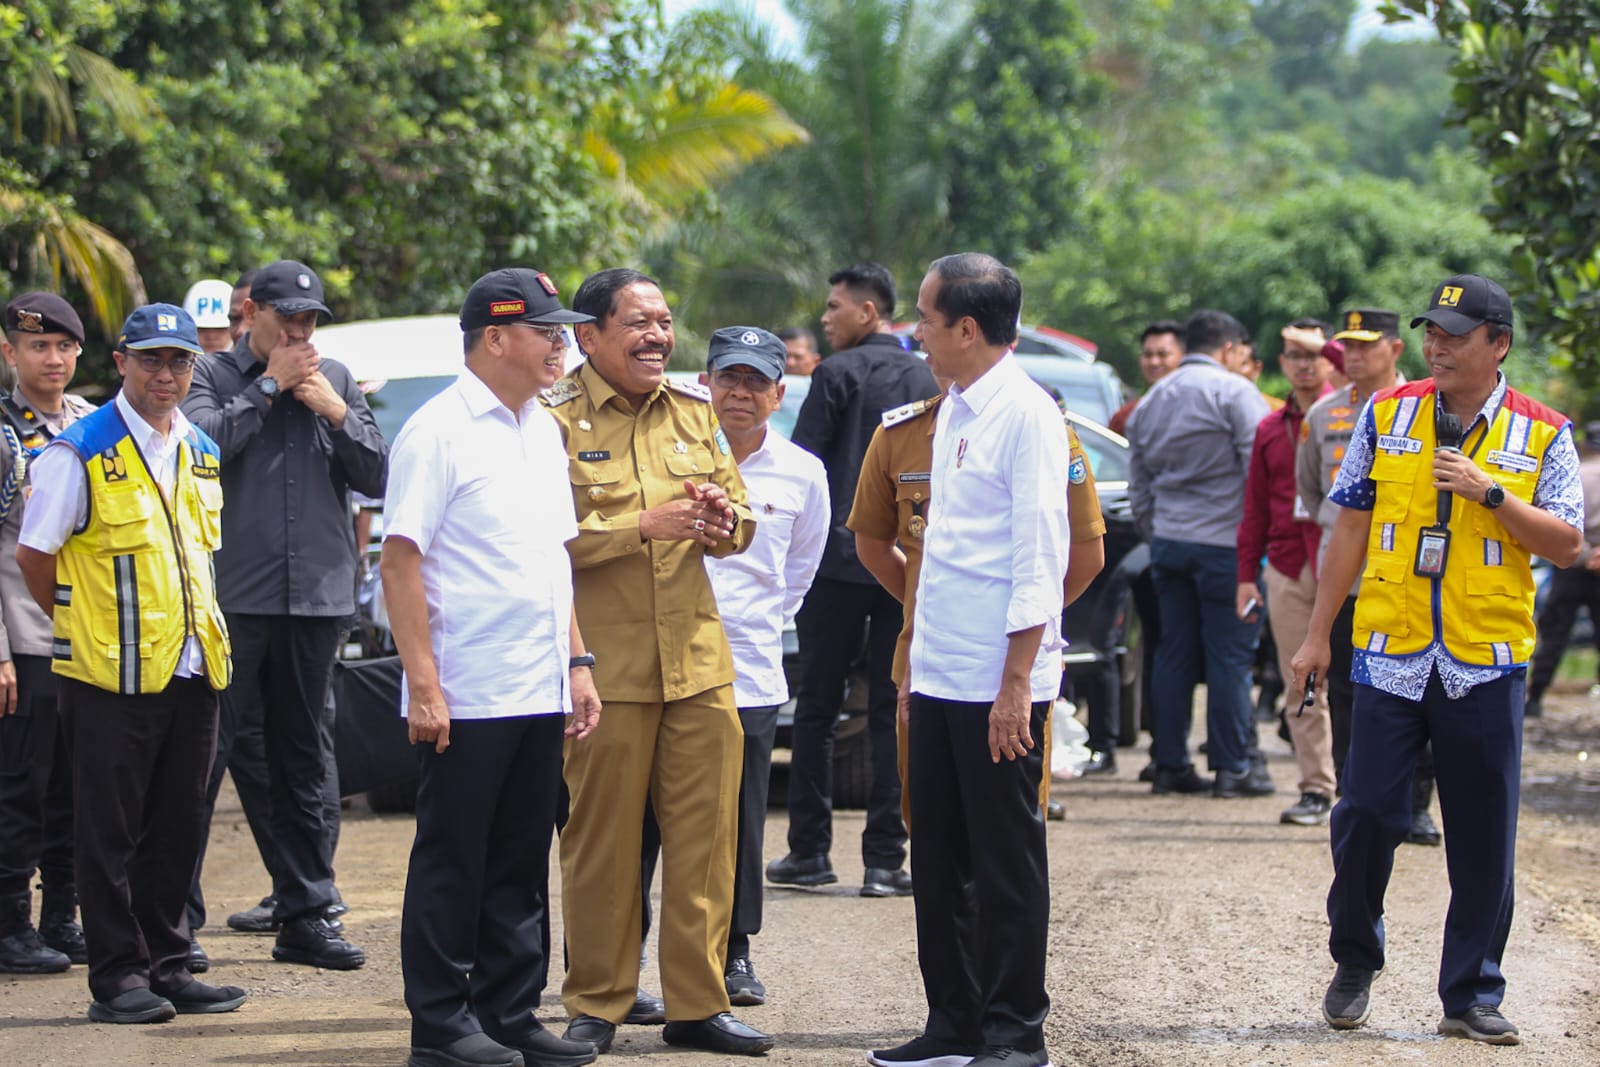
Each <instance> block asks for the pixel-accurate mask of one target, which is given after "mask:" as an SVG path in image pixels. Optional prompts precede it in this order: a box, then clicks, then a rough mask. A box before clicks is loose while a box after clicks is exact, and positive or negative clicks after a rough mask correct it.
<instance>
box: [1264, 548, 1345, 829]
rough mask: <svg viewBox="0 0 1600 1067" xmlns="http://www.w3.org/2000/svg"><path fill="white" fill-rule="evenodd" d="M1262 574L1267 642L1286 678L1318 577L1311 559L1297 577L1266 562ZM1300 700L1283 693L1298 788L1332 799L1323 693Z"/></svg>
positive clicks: (1302, 634) (1330, 724)
mask: <svg viewBox="0 0 1600 1067" xmlns="http://www.w3.org/2000/svg"><path fill="white" fill-rule="evenodd" d="M1262 575H1263V577H1264V579H1265V581H1266V586H1267V621H1268V622H1269V623H1270V624H1271V626H1272V640H1273V641H1275V642H1276V643H1277V645H1278V670H1279V671H1280V672H1282V674H1283V677H1284V679H1285V680H1287V679H1288V678H1289V677H1290V675H1291V673H1292V672H1291V671H1290V669H1289V661H1290V660H1292V659H1294V654H1295V653H1296V652H1297V651H1299V649H1300V642H1302V641H1304V640H1305V639H1306V629H1307V628H1308V627H1309V626H1310V624H1311V607H1312V605H1313V604H1315V603H1316V599H1317V581H1316V579H1315V578H1313V577H1312V576H1311V564H1310V562H1307V563H1306V564H1305V565H1304V566H1302V567H1301V568H1300V575H1299V577H1297V578H1290V577H1287V576H1286V575H1284V574H1283V573H1282V572H1281V571H1279V570H1278V569H1277V568H1276V567H1274V566H1272V564H1270V563H1269V564H1267V566H1266V567H1265V568H1263V569H1262ZM1304 698H1305V694H1304V693H1285V694H1284V695H1283V699H1284V709H1285V713H1286V714H1285V718H1287V719H1288V722H1289V736H1290V737H1292V738H1294V758H1295V762H1296V763H1297V764H1299V766H1300V792H1302V793H1321V794H1322V795H1323V796H1325V797H1327V798H1328V799H1329V800H1332V799H1333V791H1334V776H1333V720H1332V719H1331V718H1330V717H1329V715H1328V698H1327V694H1326V691H1323V692H1321V693H1318V694H1317V698H1316V701H1315V702H1314V703H1313V704H1312V705H1311V706H1310V707H1309V708H1306V709H1305V710H1304V711H1303V712H1300V702H1301V701H1302V700H1303V699H1304ZM1296 712H1300V713H1299V714H1296Z"/></svg>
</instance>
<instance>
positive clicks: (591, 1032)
mask: <svg viewBox="0 0 1600 1067" xmlns="http://www.w3.org/2000/svg"><path fill="white" fill-rule="evenodd" d="M616 1037H617V1024H616V1023H608V1022H606V1021H605V1020H604V1019H597V1018H595V1017H594V1016H593V1015H580V1016H578V1017H577V1018H576V1019H574V1020H572V1021H571V1022H570V1023H568V1024H567V1032H566V1033H564V1034H562V1035H561V1039H562V1040H563V1041H587V1042H588V1043H589V1044H591V1045H593V1046H594V1050H595V1051H596V1052H610V1051H611V1042H612V1041H614V1040H616Z"/></svg>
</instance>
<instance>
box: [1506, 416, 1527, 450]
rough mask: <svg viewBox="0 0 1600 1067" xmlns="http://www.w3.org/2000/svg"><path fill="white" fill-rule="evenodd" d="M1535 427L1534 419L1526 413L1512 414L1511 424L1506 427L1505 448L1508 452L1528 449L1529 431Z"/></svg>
mask: <svg viewBox="0 0 1600 1067" xmlns="http://www.w3.org/2000/svg"><path fill="white" fill-rule="evenodd" d="M1532 429H1533V420H1532V419H1530V418H1528V416H1526V415H1520V414H1518V415H1512V416H1511V425H1510V426H1508V427H1507V428H1506V443H1505V449H1506V451H1507V452H1521V453H1524V454H1526V453H1527V451H1528V433H1529V431H1530V430H1532Z"/></svg>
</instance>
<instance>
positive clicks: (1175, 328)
mask: <svg viewBox="0 0 1600 1067" xmlns="http://www.w3.org/2000/svg"><path fill="white" fill-rule="evenodd" d="M1163 333H1170V334H1171V335H1172V336H1174V337H1176V338H1177V339H1178V343H1179V344H1182V343H1183V323H1181V322H1179V321H1178V320H1177V319H1157V320H1156V321H1154V322H1152V323H1151V324H1150V325H1148V326H1146V327H1145V328H1144V332H1143V333H1141V334H1140V335H1139V346H1140V347H1141V348H1142V347H1144V343H1145V341H1146V340H1148V339H1149V338H1150V337H1151V336H1153V335H1155V334H1163Z"/></svg>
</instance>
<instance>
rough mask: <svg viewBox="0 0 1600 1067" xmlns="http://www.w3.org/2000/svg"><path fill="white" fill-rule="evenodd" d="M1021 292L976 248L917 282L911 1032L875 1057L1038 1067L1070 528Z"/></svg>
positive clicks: (1055, 435) (887, 1064)
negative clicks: (1023, 348)
mask: <svg viewBox="0 0 1600 1067" xmlns="http://www.w3.org/2000/svg"><path fill="white" fill-rule="evenodd" d="M1021 312H1022V283H1021V282H1020V281H1018V280H1017V276H1016V274H1014V273H1013V272H1012V271H1011V270H1010V269H1009V268H1008V267H1006V266H1005V265H1004V264H1002V263H1001V262H1000V261H999V260H997V259H995V258H994V257H992V256H987V255H982V254H979V253H963V254H960V255H953V256H946V257H944V258H942V259H937V260H935V261H934V262H933V264H932V265H931V266H930V267H929V268H928V273H927V276H926V277H925V278H923V280H922V287H921V289H919V290H918V292H917V338H918V340H920V341H921V343H922V347H923V350H924V351H926V352H927V353H928V368H929V369H930V370H932V371H933V373H934V374H935V375H937V376H938V377H939V378H942V379H949V380H950V381H951V382H952V383H953V384H952V385H951V387H950V391H949V397H948V399H947V400H946V401H945V403H944V404H943V405H942V406H941V407H940V409H939V416H938V426H937V429H936V431H935V434H934V445H933V471H932V494H931V496H932V500H933V504H932V506H931V507H930V509H929V515H928V525H927V529H926V533H925V537H924V542H923V543H924V554H923V561H922V577H921V584H920V586H919V588H918V592H917V607H916V619H915V625H914V627H913V630H912V638H911V664H910V675H911V676H910V685H909V689H910V694H911V696H910V729H911V781H910V783H909V785H910V789H911V811H912V816H913V818H914V819H915V821H916V825H917V843H916V848H915V849H913V850H912V853H911V863H912V877H913V879H914V880H915V882H916V886H917V892H916V909H917V957H918V961H919V963H920V965H921V968H922V981H923V987H924V990H925V992H926V995H927V1000H928V1019H927V1024H926V1026H925V1027H924V1029H923V1032H922V1034H921V1035H920V1036H919V1037H916V1038H914V1039H912V1040H911V1041H909V1042H907V1043H906V1044H904V1045H901V1046H899V1047H898V1048H893V1049H884V1050H881V1051H877V1052H873V1053H871V1054H870V1056H869V1057H868V1059H869V1061H870V1062H871V1063H873V1064H877V1065H880V1067H902V1065H907V1064H916V1065H924V1067H926V1065H932V1064H952V1063H966V1062H968V1059H967V1058H968V1057H974V1058H972V1059H971V1060H970V1062H971V1064H972V1067H1041V1065H1046V1064H1048V1063H1049V1057H1048V1055H1047V1054H1046V1052H1045V1049H1044V1018H1045V1014H1046V1013H1047V1012H1048V1011H1049V1007H1050V998H1049V997H1048V996H1047V995H1046V994H1045V989H1044V969H1045V946H1046V940H1047V938H1048V929H1047V925H1048V919H1049V913H1050V881H1049V865H1048V861H1047V857H1046V855H1045V834H1044V812H1043V811H1042V810H1041V808H1040V806H1039V783H1040V779H1041V776H1042V775H1043V774H1044V753H1043V750H1042V748H1040V747H1039V746H1038V744H1037V741H1036V739H1037V738H1039V737H1040V736H1041V735H1042V733H1043V731H1044V722H1045V716H1046V715H1047V714H1048V713H1049V709H1050V705H1051V702H1052V701H1053V700H1054V699H1055V697H1056V695H1057V694H1058V693H1059V691H1060V688H1061V637H1060V627H1061V609H1062V583H1063V581H1064V580H1065V578H1066V572H1067V554H1068V551H1069V550H1070V540H1071V539H1070V537H1069V533H1068V523H1067V471H1068V466H1069V453H1070V448H1069V445H1068V442H1067V430H1066V424H1065V423H1063V422H1062V421H1061V411H1060V409H1059V408H1057V406H1056V404H1055V402H1054V401H1052V400H1051V399H1050V397H1049V396H1048V395H1047V394H1046V393H1045V392H1044V391H1043V390H1042V389H1040V388H1039V387H1038V386H1037V385H1036V384H1034V382H1033V381H1032V380H1031V379H1030V378H1029V377H1028V376H1027V374H1026V373H1025V372H1024V371H1023V370H1022V367H1021V365H1020V364H1018V363H1017V361H1016V359H1015V357H1013V356H1012V355H1011V352H1010V349H1011V346H1012V345H1013V344H1014V343H1015V341H1016V336H1017V321H1018V318H1019V316H1020V314H1021Z"/></svg>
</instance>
